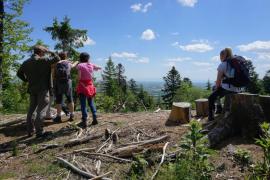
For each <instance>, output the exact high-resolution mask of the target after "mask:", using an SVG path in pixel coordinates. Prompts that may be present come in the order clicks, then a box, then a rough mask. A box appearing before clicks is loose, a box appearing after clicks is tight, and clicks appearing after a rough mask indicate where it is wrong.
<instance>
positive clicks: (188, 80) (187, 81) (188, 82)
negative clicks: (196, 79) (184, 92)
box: [183, 77, 192, 87]
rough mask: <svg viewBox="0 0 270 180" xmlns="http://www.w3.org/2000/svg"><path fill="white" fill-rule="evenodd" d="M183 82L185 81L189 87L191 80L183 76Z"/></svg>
mask: <svg viewBox="0 0 270 180" xmlns="http://www.w3.org/2000/svg"><path fill="white" fill-rule="evenodd" d="M183 82H185V83H186V84H187V85H189V87H192V82H191V80H190V79H189V78H187V77H185V78H184V79H183Z"/></svg>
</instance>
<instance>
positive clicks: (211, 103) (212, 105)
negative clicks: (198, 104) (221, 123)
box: [208, 87, 235, 120]
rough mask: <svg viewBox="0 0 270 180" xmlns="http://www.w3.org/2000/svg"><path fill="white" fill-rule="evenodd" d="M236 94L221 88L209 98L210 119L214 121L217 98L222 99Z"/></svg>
mask: <svg viewBox="0 0 270 180" xmlns="http://www.w3.org/2000/svg"><path fill="white" fill-rule="evenodd" d="M234 93H235V92H233V91H228V90H226V89H223V88H222V87H219V88H218V89H217V90H215V91H214V92H213V93H212V94H211V95H210V96H209V97H208V103H209V114H208V119H209V120H213V119H214V115H213V111H214V109H215V101H216V100H217V98H222V97H224V96H225V95H227V94H234Z"/></svg>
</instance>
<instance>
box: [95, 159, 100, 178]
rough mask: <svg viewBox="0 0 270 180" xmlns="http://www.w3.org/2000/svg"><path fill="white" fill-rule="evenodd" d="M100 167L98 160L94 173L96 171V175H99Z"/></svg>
mask: <svg viewBox="0 0 270 180" xmlns="http://www.w3.org/2000/svg"><path fill="white" fill-rule="evenodd" d="M100 166H101V161H100V160H98V161H97V163H96V166H95V171H96V174H97V175H99V173H100Z"/></svg>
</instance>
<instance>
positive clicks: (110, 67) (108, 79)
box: [102, 57, 117, 97]
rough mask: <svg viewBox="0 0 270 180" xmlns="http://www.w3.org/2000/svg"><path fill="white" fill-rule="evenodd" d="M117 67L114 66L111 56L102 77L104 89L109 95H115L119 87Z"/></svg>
mask: <svg viewBox="0 0 270 180" xmlns="http://www.w3.org/2000/svg"><path fill="white" fill-rule="evenodd" d="M116 74H117V73H116V69H115V66H114V63H113V61H112V58H111V57H109V59H108V61H107V63H106V66H105V69H104V70H103V73H102V79H103V87H102V89H103V91H104V93H105V94H106V95H107V96H111V97H113V96H114V95H115V92H116V91H117V90H116V87H117V79H116V78H117V76H116Z"/></svg>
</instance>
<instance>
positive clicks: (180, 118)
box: [165, 102, 191, 126]
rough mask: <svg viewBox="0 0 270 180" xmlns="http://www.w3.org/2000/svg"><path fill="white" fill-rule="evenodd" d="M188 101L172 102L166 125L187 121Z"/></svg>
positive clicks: (189, 114) (188, 113)
mask: <svg viewBox="0 0 270 180" xmlns="http://www.w3.org/2000/svg"><path fill="white" fill-rule="evenodd" d="M190 106H191V105H190V103H187V102H177V103H176V102H174V103H173V105H172V110H171V113H170V116H169V118H168V120H167V121H166V123H165V125H166V126H174V125H180V124H185V123H188V122H189V120H190V118H191V112H190Z"/></svg>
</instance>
